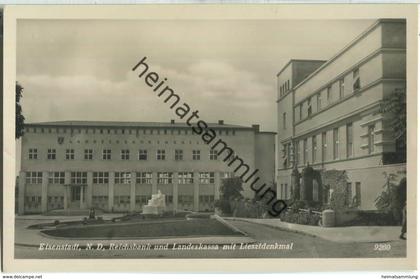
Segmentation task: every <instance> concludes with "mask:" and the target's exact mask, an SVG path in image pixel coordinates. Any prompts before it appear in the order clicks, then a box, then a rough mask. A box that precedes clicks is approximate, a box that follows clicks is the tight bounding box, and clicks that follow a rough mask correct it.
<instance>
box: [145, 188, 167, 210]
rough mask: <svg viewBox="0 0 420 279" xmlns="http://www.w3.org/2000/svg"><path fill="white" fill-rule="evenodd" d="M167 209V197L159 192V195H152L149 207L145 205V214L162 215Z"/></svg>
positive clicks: (148, 203)
mask: <svg viewBox="0 0 420 279" xmlns="http://www.w3.org/2000/svg"><path fill="white" fill-rule="evenodd" d="M165 209H166V202H165V195H164V194H162V192H161V191H160V190H159V191H158V193H157V194H154V195H152V198H151V199H150V200H148V202H147V205H143V214H154V215H160V214H162V213H163V212H164V211H165Z"/></svg>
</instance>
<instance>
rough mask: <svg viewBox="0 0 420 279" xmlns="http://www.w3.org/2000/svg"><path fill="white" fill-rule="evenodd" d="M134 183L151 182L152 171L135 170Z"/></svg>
mask: <svg viewBox="0 0 420 279" xmlns="http://www.w3.org/2000/svg"><path fill="white" fill-rule="evenodd" d="M136 183H137V184H152V173H151V172H137V173H136Z"/></svg>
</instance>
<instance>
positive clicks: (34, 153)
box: [28, 148, 218, 161]
mask: <svg viewBox="0 0 420 279" xmlns="http://www.w3.org/2000/svg"><path fill="white" fill-rule="evenodd" d="M217 153H218V152H217V151H216V150H213V149H211V150H210V153H209V159H210V160H217ZM93 155H94V152H93V149H85V150H84V154H83V158H84V160H93V157H94V156H93ZM101 155H102V156H101V158H102V160H111V159H112V150H111V149H103V150H102V154H101ZM148 155H149V152H148V150H147V149H140V150H139V151H138V153H137V159H138V160H148V158H149V156H148ZM191 155H192V156H191V158H192V160H194V161H198V160H201V150H198V149H196V150H193V151H192V154H191ZM38 157H39V156H38V148H29V150H28V159H29V160H37V159H38ZM166 157H167V156H166V150H165V149H158V150H157V151H156V160H160V161H162V160H166ZM130 158H131V155H130V150H129V149H122V150H121V152H120V159H121V160H130ZM47 159H48V160H56V159H57V150H56V149H55V148H49V149H48V150H47ZM65 159H66V160H74V159H75V151H74V149H66V150H65ZM174 159H175V161H182V160H184V150H182V149H176V150H175V154H174Z"/></svg>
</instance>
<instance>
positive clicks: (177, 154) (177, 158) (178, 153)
mask: <svg viewBox="0 0 420 279" xmlns="http://www.w3.org/2000/svg"><path fill="white" fill-rule="evenodd" d="M182 160H184V151H183V150H182V149H176V150H175V161H182Z"/></svg>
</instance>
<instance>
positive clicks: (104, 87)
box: [16, 20, 374, 131]
mask: <svg viewBox="0 0 420 279" xmlns="http://www.w3.org/2000/svg"><path fill="white" fill-rule="evenodd" d="M373 22H374V20H323V21H321V20H295V21H293V20H287V21H286V20H217V21H216V20H166V21H159V20H147V21H142V20H126V21H124V20H18V25H17V73H16V76H17V81H18V82H19V83H20V84H21V85H22V86H23V87H24V93H23V99H22V107H23V114H24V116H25V118H26V122H27V123H31V122H42V121H61V120H101V121H107V120H108V121H158V122H160V121H164V122H169V121H170V119H176V120H177V121H181V120H178V119H177V116H176V115H175V114H174V112H173V111H172V110H170V109H169V107H168V105H166V104H164V103H163V102H162V100H161V99H159V98H158V97H156V95H155V93H153V91H152V90H151V89H150V88H149V87H148V86H147V85H145V83H144V81H143V80H141V79H139V78H138V77H137V76H136V75H135V74H134V72H132V71H131V68H132V67H133V66H134V65H136V64H137V62H138V61H139V60H140V59H141V58H143V57H144V56H146V57H147V63H148V65H149V69H150V71H154V72H157V73H158V74H159V76H160V77H162V78H163V77H166V78H167V81H166V84H167V85H168V86H170V87H171V88H172V89H173V90H174V91H175V92H176V93H177V94H178V95H180V96H181V97H182V99H183V101H184V102H186V103H188V105H189V106H190V107H191V108H193V109H197V110H199V115H200V118H201V119H203V120H205V121H207V122H217V120H219V119H223V120H224V121H225V123H229V124H238V125H246V126H250V125H251V124H260V125H261V129H262V130H264V131H276V127H277V120H276V118H277V111H276V96H277V94H276V74H277V73H278V71H279V70H280V69H281V68H282V67H283V66H284V65H285V64H286V63H287V62H288V61H289V60H290V59H320V60H328V59H329V58H330V57H332V56H333V55H334V54H335V53H337V52H338V51H340V50H341V49H342V48H343V47H344V46H345V45H346V44H348V43H349V42H351V41H352V40H353V39H354V38H355V37H357V36H358V35H359V34H360V33H362V32H363V31H364V30H365V29H367V28H368V27H369V26H370V25H371V24H372V23H373Z"/></svg>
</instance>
